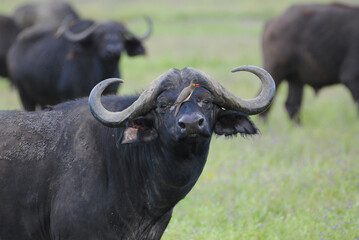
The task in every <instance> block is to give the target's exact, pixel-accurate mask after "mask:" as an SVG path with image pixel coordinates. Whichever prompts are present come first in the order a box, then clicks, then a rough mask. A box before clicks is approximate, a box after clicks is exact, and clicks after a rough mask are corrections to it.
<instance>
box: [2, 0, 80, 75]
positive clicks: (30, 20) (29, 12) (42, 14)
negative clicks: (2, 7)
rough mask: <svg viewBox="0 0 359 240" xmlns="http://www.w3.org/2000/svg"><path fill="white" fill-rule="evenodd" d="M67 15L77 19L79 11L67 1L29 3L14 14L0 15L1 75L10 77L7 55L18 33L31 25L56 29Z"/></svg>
mask: <svg viewBox="0 0 359 240" xmlns="http://www.w3.org/2000/svg"><path fill="white" fill-rule="evenodd" d="M65 17H68V18H71V19H76V18H78V15H77V13H76V12H75V11H74V10H73V9H72V8H71V6H70V5H69V4H67V3H63V2H49V3H46V2H44V3H29V4H25V5H22V6H21V7H18V8H17V9H16V10H15V11H14V13H13V14H12V16H0V76H2V77H8V76H9V74H8V71H7V66H6V55H7V52H8V50H9V49H10V47H11V45H12V44H13V43H14V42H15V39H16V36H17V35H18V33H19V32H20V31H21V30H23V29H25V28H27V27H30V26H33V25H37V28H40V29H54V28H56V27H58V26H59V25H60V24H61V22H62V21H63V20H64V18H65Z"/></svg>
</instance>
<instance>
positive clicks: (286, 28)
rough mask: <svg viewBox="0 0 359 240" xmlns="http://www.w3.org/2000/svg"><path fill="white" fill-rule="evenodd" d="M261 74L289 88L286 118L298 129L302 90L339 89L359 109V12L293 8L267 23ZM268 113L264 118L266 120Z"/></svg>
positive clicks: (333, 7)
mask: <svg viewBox="0 0 359 240" xmlns="http://www.w3.org/2000/svg"><path fill="white" fill-rule="evenodd" d="M262 44H263V57H264V68H265V69H266V70H267V71H269V73H270V74H271V75H272V76H273V78H274V80H275V82H276V84H277V86H278V85H279V84H280V83H281V82H282V81H283V80H286V81H287V82H288V86H289V91H288V97H287V100H286V103H285V107H286V110H287V112H288V114H289V117H290V118H291V119H292V120H294V121H296V122H297V123H300V118H299V111H300V107H301V103H302V98H303V87H304V85H305V84H308V85H309V86H311V87H312V88H314V90H315V91H316V92H317V91H318V90H319V89H320V88H322V87H325V86H329V85H332V84H337V83H342V84H344V85H345V86H346V87H347V88H348V89H349V90H350V92H351V94H352V96H353V98H354V101H355V103H356V104H357V106H359V8H358V7H350V6H347V5H343V4H329V5H314V4H310V5H297V6H292V7H290V8H289V9H288V10H287V11H285V12H284V13H283V14H282V15H280V16H278V17H276V18H274V19H272V20H269V21H268V22H267V24H266V26H265V29H264V32H263V42H262ZM267 113H268V111H267V112H265V113H263V114H262V117H264V118H265V117H266V115H267Z"/></svg>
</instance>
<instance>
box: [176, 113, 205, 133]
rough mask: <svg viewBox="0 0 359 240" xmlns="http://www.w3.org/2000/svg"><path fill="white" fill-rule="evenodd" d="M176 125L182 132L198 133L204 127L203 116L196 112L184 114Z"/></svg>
mask: <svg viewBox="0 0 359 240" xmlns="http://www.w3.org/2000/svg"><path fill="white" fill-rule="evenodd" d="M178 126H179V128H180V130H181V132H183V133H185V132H186V133H188V134H191V133H198V132H201V131H202V130H203V128H204V117H203V116H202V115H200V114H198V113H193V114H190V115H188V114H186V115H183V116H181V117H180V118H179V119H178Z"/></svg>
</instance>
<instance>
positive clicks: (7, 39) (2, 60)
mask: <svg viewBox="0 0 359 240" xmlns="http://www.w3.org/2000/svg"><path fill="white" fill-rule="evenodd" d="M19 32H20V28H19V27H18V26H17V24H16V23H15V21H14V20H13V19H12V18H10V17H8V16H4V15H0V76H2V77H7V76H8V71H7V67H6V55H7V53H8V51H9V48H10V47H11V45H12V44H13V42H15V39H16V36H17V35H18V33H19Z"/></svg>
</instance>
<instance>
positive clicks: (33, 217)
mask: <svg viewBox="0 0 359 240" xmlns="http://www.w3.org/2000/svg"><path fill="white" fill-rule="evenodd" d="M240 70H242V71H243V70H244V71H250V72H253V73H254V74H256V75H257V76H258V77H259V78H260V79H261V80H262V83H263V84H262V85H263V90H262V92H261V93H260V95H259V96H258V97H257V98H255V99H251V100H243V99H241V98H238V97H236V96H234V95H233V94H231V93H230V92H229V91H227V90H226V89H225V88H224V87H222V86H221V85H220V84H219V83H218V82H216V81H215V80H213V79H212V78H211V77H209V76H208V75H206V74H205V73H203V72H201V71H199V70H196V69H193V68H185V69H183V70H177V69H171V70H169V71H168V72H166V73H164V74H163V75H161V76H159V77H158V78H157V79H156V80H154V81H153V82H152V83H151V84H150V86H149V87H148V88H147V89H146V90H145V91H144V92H142V94H141V95H140V96H138V97H127V98H119V97H116V96H107V97H104V98H103V99H102V100H101V99H100V97H101V93H102V92H103V90H104V89H105V88H106V87H107V86H109V85H110V84H113V83H119V82H121V81H122V80H120V79H107V80H104V81H102V82H101V83H99V84H98V85H97V86H96V87H95V88H94V89H93V91H92V92H91V94H90V97H89V101H88V103H89V105H90V109H91V112H92V114H93V116H92V115H91V113H90V109H89V106H88V104H87V99H78V100H74V101H70V102H67V103H63V104H61V105H59V106H55V107H54V108H53V109H52V110H49V111H38V112H18V113H0V123H1V124H0V160H1V161H0V205H1V208H0V238H1V239H7V240H12V239H16V240H17V239H147V240H149V239H153V240H154V239H160V238H161V236H162V234H163V232H164V230H165V228H166V226H167V224H168V222H169V221H170V218H171V215H172V210H173V208H174V206H175V205H176V204H177V203H178V201H180V200H181V199H183V198H184V197H185V196H186V194H187V193H188V192H189V191H190V190H191V189H192V187H193V186H194V184H195V183H196V181H197V179H198V177H199V176H200V174H201V172H202V169H203V167H204V165H205V162H206V159H207V154H208V150H209V144H210V141H211V135H212V133H215V134H218V135H226V136H234V135H237V134H238V133H240V134H256V133H257V131H258V130H257V128H256V127H255V125H254V124H253V123H252V122H251V121H250V120H249V118H248V116H247V114H248V115H253V114H258V113H259V112H261V111H263V110H264V109H265V108H266V107H268V105H269V104H270V103H271V99H272V97H273V95H274V92H275V86H274V81H273V79H272V78H271V76H270V75H269V74H268V73H267V72H266V71H265V70H263V69H260V68H258V67H254V66H244V67H240V68H236V69H234V70H232V71H240ZM192 82H194V83H195V84H199V86H198V87H197V88H196V89H195V90H194V91H193V93H192V95H191V97H190V98H189V99H188V100H187V101H183V102H182V104H181V107H180V109H179V111H178V114H177V116H175V115H174V109H173V105H172V104H173V103H174V101H175V100H176V99H177V96H178V95H179V94H180V92H181V90H182V89H184V88H185V87H187V86H188V85H189V84H191V83H192ZM102 104H104V106H103V105H102ZM105 107H106V109H105ZM107 109H108V110H107Z"/></svg>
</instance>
